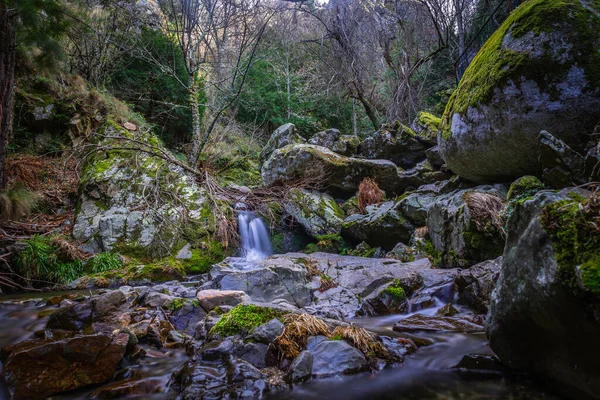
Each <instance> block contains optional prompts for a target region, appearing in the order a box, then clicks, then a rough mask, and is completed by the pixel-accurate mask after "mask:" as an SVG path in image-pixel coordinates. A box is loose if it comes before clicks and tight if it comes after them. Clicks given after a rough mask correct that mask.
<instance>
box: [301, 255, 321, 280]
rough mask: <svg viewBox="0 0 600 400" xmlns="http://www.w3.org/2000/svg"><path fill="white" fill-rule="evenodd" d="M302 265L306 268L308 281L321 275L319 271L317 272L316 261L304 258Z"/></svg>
mask: <svg viewBox="0 0 600 400" xmlns="http://www.w3.org/2000/svg"><path fill="white" fill-rule="evenodd" d="M303 264H304V267H305V268H306V271H307V272H308V279H311V278H313V277H315V276H320V275H321V271H319V268H317V261H316V260H314V259H312V258H305V259H304V263H303Z"/></svg>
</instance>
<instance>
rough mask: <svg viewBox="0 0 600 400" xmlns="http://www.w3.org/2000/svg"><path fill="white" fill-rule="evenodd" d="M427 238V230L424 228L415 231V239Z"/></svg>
mask: <svg viewBox="0 0 600 400" xmlns="http://www.w3.org/2000/svg"><path fill="white" fill-rule="evenodd" d="M427 236H429V228H427V227H426V226H422V227H420V228H417V229H415V237H417V238H420V239H424V238H426V237H427Z"/></svg>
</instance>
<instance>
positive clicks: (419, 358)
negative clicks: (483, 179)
mask: <svg viewBox="0 0 600 400" xmlns="http://www.w3.org/2000/svg"><path fill="white" fill-rule="evenodd" d="M86 293H87V294H88V295H89V292H82V294H86ZM59 294H61V293H44V294H24V295H20V296H12V297H6V296H4V297H3V298H2V297H0V347H3V346H6V345H10V344H14V343H17V342H20V341H22V340H26V339H33V338H35V332H36V331H40V330H43V329H44V327H45V325H46V322H47V320H48V318H49V315H50V314H51V313H52V312H53V311H54V310H56V306H47V305H46V300H45V299H47V298H49V297H52V296H55V295H59ZM435 310H436V308H430V309H426V310H421V311H418V312H417V313H424V314H432V313H434V312H435ZM409 315H410V314H409ZM406 316H407V315H389V316H383V317H369V318H361V319H355V320H354V321H353V323H355V324H356V325H359V326H361V327H364V328H366V329H368V330H370V331H373V332H376V333H379V334H382V335H387V336H392V337H409V338H413V339H414V338H418V339H419V340H420V341H421V342H428V343H429V345H426V346H422V347H420V348H419V350H418V351H417V352H416V353H415V354H413V355H411V356H408V357H407V360H406V362H405V363H404V365H403V366H401V367H399V368H392V369H388V370H384V371H381V372H379V373H378V374H360V375H352V376H345V377H337V378H331V379H324V380H318V381H317V380H313V381H311V382H309V383H306V384H303V385H298V386H296V387H295V388H294V390H293V391H278V392H275V393H271V394H269V395H268V397H267V398H268V399H271V400H275V399H297V400H310V399H319V400H322V399H340V400H342V399H345V400H348V399H356V400H360V399H369V400H374V399H382V400H387V399H389V400H400V399H403V400H404V399H406V400H412V399H415V400H417V399H419V400H423V399H448V400H450V399H515V400H518V399H523V400H525V399H528V400H538V399H539V400H542V399H543V400H551V399H552V400H553V399H559V397H557V396H556V395H554V394H553V393H551V392H549V391H547V390H546V389H545V388H543V387H541V386H539V385H537V384H536V383H535V382H533V381H532V380H531V379H529V378H527V377H524V376H512V375H507V374H504V373H483V372H482V373H473V372H464V371H459V370H456V369H452V367H453V366H454V365H456V364H457V363H458V362H459V361H460V360H461V358H462V357H463V356H464V355H465V354H492V352H491V350H490V349H489V347H488V345H487V341H486V338H485V335H484V334H483V333H472V334H465V333H437V332H433V333H432V332H427V333H415V334H411V335H406V334H401V333H397V332H394V331H393V330H392V326H393V324H394V323H395V322H397V321H398V320H399V319H402V318H405V317H406ZM146 350H147V351H148V354H149V357H145V358H143V359H142V361H141V363H140V364H139V365H125V366H124V367H123V368H122V369H121V370H119V371H118V372H117V373H116V378H117V379H119V380H122V379H127V378H132V377H135V378H136V379H159V380H161V382H162V385H161V386H162V387H163V388H166V387H167V384H168V381H169V378H170V375H171V373H172V372H173V371H175V370H176V369H177V368H179V366H181V365H182V364H183V363H184V362H185V361H186V360H187V356H186V355H185V353H184V352H183V350H166V349H163V350H156V349H152V348H147V349H146ZM0 385H1V389H0V400H8V399H9V397H8V394H7V393H6V390H5V387H4V385H3V384H2V383H1V382H0ZM108 385H110V383H109V384H108ZM96 389H97V388H93V389H85V390H80V391H76V392H72V393H68V394H64V395H61V396H54V397H53V399H64V400H75V399H86V398H90V396H91V395H92V394H93V392H94V391H95V390H96ZM175 397H176V394H175V393H169V392H168V389H167V392H166V393H156V394H153V395H145V396H135V397H133V396H130V397H129V398H136V399H173V398H175Z"/></svg>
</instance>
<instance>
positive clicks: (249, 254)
mask: <svg viewBox="0 0 600 400" xmlns="http://www.w3.org/2000/svg"><path fill="white" fill-rule="evenodd" d="M238 226H239V230H240V240H241V242H242V243H241V244H242V246H241V253H242V254H241V255H242V257H243V258H245V259H246V260H247V261H259V260H262V259H264V258H267V257H269V256H270V255H271V254H273V250H272V249H271V241H270V240H269V232H268V231H267V228H266V226H265V224H264V223H263V220H262V219H261V218H260V217H259V216H258V215H257V214H256V213H255V212H253V211H246V210H242V211H239V212H238Z"/></svg>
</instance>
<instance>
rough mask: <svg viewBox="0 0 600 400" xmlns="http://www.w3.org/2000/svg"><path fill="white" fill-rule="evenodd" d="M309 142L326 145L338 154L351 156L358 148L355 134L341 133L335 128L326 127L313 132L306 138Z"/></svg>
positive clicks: (358, 142) (358, 141)
mask: <svg viewBox="0 0 600 400" xmlns="http://www.w3.org/2000/svg"><path fill="white" fill-rule="evenodd" d="M308 143H309V144H314V145H317V146H323V147H327V148H328V149H329V150H332V151H334V152H336V153H338V154H342V155H345V156H353V155H354V154H356V151H357V150H358V146H359V144H360V140H359V139H358V137H356V136H352V135H342V133H341V132H340V131H339V130H337V129H327V130H325V131H322V132H318V133H315V134H314V135H313V137H311V138H310V139H309V140H308Z"/></svg>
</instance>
